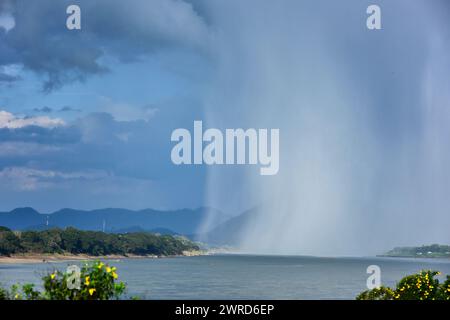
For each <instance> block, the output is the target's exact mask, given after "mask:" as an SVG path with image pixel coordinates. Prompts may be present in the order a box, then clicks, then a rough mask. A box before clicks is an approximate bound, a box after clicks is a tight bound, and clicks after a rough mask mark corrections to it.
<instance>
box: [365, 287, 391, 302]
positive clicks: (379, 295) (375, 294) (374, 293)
mask: <svg viewBox="0 0 450 320" xmlns="http://www.w3.org/2000/svg"><path fill="white" fill-rule="evenodd" d="M393 298H394V291H393V290H392V289H391V288H389V287H383V286H382V287H380V288H375V289H372V290H366V291H364V292H362V293H360V294H359V295H358V296H357V297H356V300H392V299H393Z"/></svg>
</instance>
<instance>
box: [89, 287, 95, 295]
mask: <svg viewBox="0 0 450 320" xmlns="http://www.w3.org/2000/svg"><path fill="white" fill-rule="evenodd" d="M95 291H96V290H95V289H94V288H92V289H89V294H90V295H91V296H92V295H93V294H94V292H95Z"/></svg>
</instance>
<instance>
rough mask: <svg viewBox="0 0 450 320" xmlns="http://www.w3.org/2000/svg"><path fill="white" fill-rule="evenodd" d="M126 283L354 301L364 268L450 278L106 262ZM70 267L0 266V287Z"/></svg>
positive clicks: (323, 261)
mask: <svg viewBox="0 0 450 320" xmlns="http://www.w3.org/2000/svg"><path fill="white" fill-rule="evenodd" d="M109 263H110V264H112V265H114V266H117V268H118V271H119V277H120V279H121V280H122V281H124V282H126V283H127V285H128V295H130V296H139V297H142V298H145V299H354V297H355V296H356V295H357V294H358V293H359V292H361V291H363V290H365V289H366V287H365V286H366V279H367V277H368V275H367V274H366V269H367V267H368V266H369V265H378V266H379V267H380V268H381V272H382V274H381V276H382V284H383V285H388V286H392V285H395V282H396V281H398V280H399V279H400V278H401V277H403V276H405V275H406V274H410V273H414V272H417V271H420V270H422V269H433V270H439V271H441V272H442V273H443V274H450V260H448V259H447V260H445V259H397V258H317V257H298V256H295V257H294V256H253V255H211V256H200V257H178V258H163V259H124V260H113V261H109ZM70 264H79V265H81V262H75V263H72V262H64V263H46V264H44V263H41V264H18V265H1V264H0V283H1V284H2V285H3V286H10V285H12V284H14V283H25V282H32V283H36V284H38V283H39V282H40V280H39V279H40V277H41V276H42V275H43V274H45V273H46V272H47V271H51V270H53V269H55V268H57V269H60V270H64V269H65V268H66V267H67V266H68V265H70Z"/></svg>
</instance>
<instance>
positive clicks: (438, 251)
mask: <svg viewBox="0 0 450 320" xmlns="http://www.w3.org/2000/svg"><path fill="white" fill-rule="evenodd" d="M381 256H382V257H400V258H403V257H404V258H450V246H448V245H439V244H432V245H428V246H421V247H397V248H394V249H392V250H390V251H388V252H387V253H385V254H384V255H381Z"/></svg>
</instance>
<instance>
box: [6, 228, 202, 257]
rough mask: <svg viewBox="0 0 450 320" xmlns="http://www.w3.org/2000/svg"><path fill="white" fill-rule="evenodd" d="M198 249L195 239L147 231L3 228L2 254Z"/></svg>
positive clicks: (152, 252) (159, 252)
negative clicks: (118, 232) (119, 231)
mask: <svg viewBox="0 0 450 320" xmlns="http://www.w3.org/2000/svg"><path fill="white" fill-rule="evenodd" d="M198 249H199V248H198V246H197V245H195V244H194V243H193V242H191V241H189V240H187V239H184V238H181V237H175V236H169V235H163V236H161V235H156V234H152V233H146V232H139V233H129V234H109V233H104V232H95V231H81V230H77V229H74V228H67V229H64V230H62V229H51V230H45V231H24V232H20V233H18V234H17V235H16V234H15V233H13V232H12V231H11V230H9V229H7V228H4V229H0V255H11V254H17V253H43V254H54V253H70V254H88V255H93V256H102V255H110V254H118V255H127V254H135V255H158V256H159V255H161V256H165V255H179V254H182V253H183V251H189V250H198Z"/></svg>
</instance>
